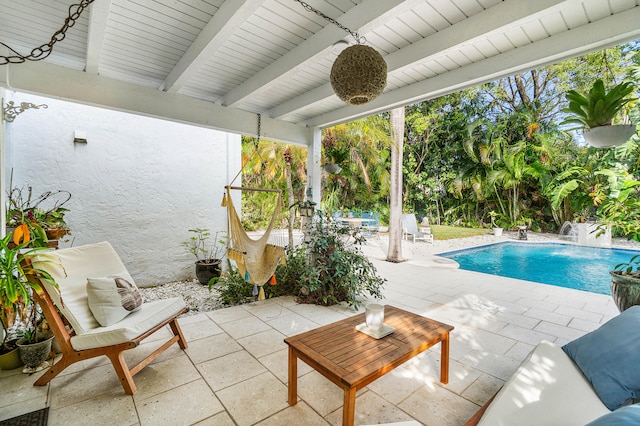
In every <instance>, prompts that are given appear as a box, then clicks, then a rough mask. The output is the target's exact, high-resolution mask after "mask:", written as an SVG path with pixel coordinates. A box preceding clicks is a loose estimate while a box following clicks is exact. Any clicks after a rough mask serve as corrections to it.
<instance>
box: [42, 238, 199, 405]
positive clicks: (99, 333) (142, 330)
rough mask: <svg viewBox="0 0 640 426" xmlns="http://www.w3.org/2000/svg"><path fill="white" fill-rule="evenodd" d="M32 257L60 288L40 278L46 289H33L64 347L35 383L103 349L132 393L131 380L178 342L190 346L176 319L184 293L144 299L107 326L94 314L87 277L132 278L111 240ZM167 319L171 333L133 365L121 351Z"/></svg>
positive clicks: (179, 312)
mask: <svg viewBox="0 0 640 426" xmlns="http://www.w3.org/2000/svg"><path fill="white" fill-rule="evenodd" d="M30 260H31V262H32V263H33V265H34V267H36V268H39V269H43V270H46V271H48V272H49V273H50V274H51V275H52V276H53V278H54V279H55V281H56V283H57V284H58V286H59V288H60V289H59V291H58V290H56V289H55V287H53V286H52V285H51V283H49V282H47V281H45V280H42V281H41V284H42V289H43V290H42V291H38V292H37V294H35V299H36V301H37V302H38V304H39V305H40V306H41V308H42V311H43V313H44V316H45V318H46V320H47V323H48V324H49V326H50V328H51V331H53V334H54V336H55V338H56V340H57V342H58V343H59V345H60V347H61V348H62V357H61V358H60V359H59V360H58V362H56V363H55V364H54V365H52V366H51V367H50V368H49V370H47V371H46V372H45V373H44V374H43V375H42V376H41V377H40V378H39V379H38V380H36V382H35V383H34V386H43V385H46V384H47V383H49V382H50V381H51V379H53V378H54V377H56V376H57V375H58V374H59V373H60V372H61V371H63V370H64V369H65V368H66V367H68V366H69V365H71V364H74V363H76V362H78V361H83V360H86V359H89V358H94V357H98V356H101V355H105V356H106V357H108V358H109V360H111V364H113V368H114V369H115V370H116V374H117V376H118V379H119V380H120V383H121V384H122V387H123V388H124V391H125V393H126V394H128V395H133V394H134V393H135V392H136V384H135V383H134V381H133V376H134V375H135V374H136V373H138V372H139V371H140V370H142V369H143V368H144V367H145V366H147V365H148V364H149V363H151V362H152V361H153V360H154V359H156V358H157V357H158V356H159V355H160V354H161V353H162V352H163V351H165V350H166V349H168V348H169V347H170V346H171V345H173V344H174V343H176V342H177V343H178V345H180V347H181V348H182V349H186V348H187V342H186V340H185V339H184V336H183V334H182V331H181V330H180V326H179V325H178V321H177V318H178V316H180V315H181V314H183V313H186V312H187V311H188V308H187V307H186V306H185V303H184V301H183V300H182V299H181V298H172V299H164V300H158V301H154V302H149V303H143V304H142V305H141V306H140V307H138V308H137V309H135V310H133V311H132V312H131V313H129V314H128V315H126V316H125V317H124V318H122V319H121V320H119V321H117V322H115V323H114V324H109V325H107V326H101V325H100V323H99V322H98V320H97V319H96V318H95V317H94V315H93V313H92V311H91V309H90V305H89V297H88V294H87V282H88V278H90V277H106V278H113V277H116V276H117V277H121V278H124V279H125V280H127V281H128V282H131V283H132V282H133V280H132V279H131V276H130V275H129V273H128V272H127V270H126V268H125V266H124V264H123V263H122V261H121V260H120V258H119V256H118V254H117V253H116V252H115V250H114V249H113V247H111V245H110V244H109V243H108V242H102V243H97V244H89V245H85V246H80V247H74V248H68V249H62V250H55V251H51V252H39V253H38V254H34V255H33V256H32V257H31V258H30ZM106 278H104V279H106ZM92 279H96V280H98V279H100V278H92ZM94 306H95V305H94ZM94 310H95V309H94ZM65 325H66V327H65ZM167 325H169V327H170V328H171V331H172V334H173V335H172V337H171V338H170V339H169V340H168V341H166V342H165V343H163V344H162V345H161V346H160V347H159V348H158V349H156V350H155V351H154V352H153V353H151V354H150V355H148V356H147V357H146V358H145V359H144V360H142V361H141V362H140V363H138V364H137V365H136V366H134V367H133V368H129V367H128V365H127V363H126V361H125V360H124V356H123V352H124V351H126V350H128V349H133V348H135V347H137V346H138V345H139V344H140V342H141V341H142V340H143V339H145V338H146V337H148V336H150V335H151V334H153V333H155V332H156V331H158V330H160V329H162V328H165V326H167Z"/></svg>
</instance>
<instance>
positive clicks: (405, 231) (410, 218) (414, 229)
mask: <svg viewBox="0 0 640 426" xmlns="http://www.w3.org/2000/svg"><path fill="white" fill-rule="evenodd" d="M409 236H411V237H412V239H413V242H414V243H415V242H416V240H423V241H426V242H428V243H433V235H431V234H428V233H426V232H420V231H418V222H417V221H416V215H415V214H413V213H408V214H403V215H402V238H404V239H405V240H407V241H408V240H409Z"/></svg>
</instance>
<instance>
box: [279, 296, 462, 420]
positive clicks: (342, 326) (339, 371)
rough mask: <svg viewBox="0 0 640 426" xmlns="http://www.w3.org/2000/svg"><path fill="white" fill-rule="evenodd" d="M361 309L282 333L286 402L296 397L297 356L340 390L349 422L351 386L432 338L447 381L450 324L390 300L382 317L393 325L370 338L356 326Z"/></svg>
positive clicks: (353, 397)
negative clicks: (286, 362)
mask: <svg viewBox="0 0 640 426" xmlns="http://www.w3.org/2000/svg"><path fill="white" fill-rule="evenodd" d="M363 322H364V314H360V315H355V316H353V317H351V318H347V319H344V320H342V321H338V322H334V323H333V324H329V325H325V326H324V327H320V328H316V329H315V330H310V331H307V332H305V333H302V334H298V335H296V336H292V337H288V338H286V339H284V341H285V343H287V345H289V405H295V404H296V403H297V402H298V358H300V359H301V360H302V361H304V362H305V363H307V364H308V365H309V366H311V367H312V368H314V369H315V370H316V371H318V372H319V373H320V374H322V375H323V376H324V377H326V378H327V379H329V380H331V381H332V382H333V383H335V384H336V385H338V386H340V387H341V388H342V389H343V390H344V406H343V408H342V424H343V425H353V422H354V412H355V405H356V392H357V391H358V390H359V389H361V388H363V387H365V386H367V385H368V384H369V383H371V382H373V381H374V380H376V379H377V378H379V377H381V376H383V375H385V374H386V373H388V372H389V371H391V370H393V369H394V368H396V367H397V366H399V365H401V364H403V363H404V362H406V361H407V360H409V359H411V358H413V357H414V356H416V355H418V354H419V353H421V352H424V351H425V350H427V349H429V348H430V347H432V346H434V345H435V344H437V343H439V342H442V345H441V346H440V348H441V351H442V354H441V357H440V381H441V382H442V383H445V384H446V383H448V382H449V332H450V331H451V330H453V327H452V326H450V325H447V324H443V323H441V322H438V321H434V320H432V319H429V318H425V317H422V316H420V315H416V314H413V313H411V312H407V311H404V310H402V309H399V308H395V307H393V306H389V305H386V306H385V308H384V323H385V324H388V325H391V326H393V327H395V329H396V331H394V332H393V333H391V334H390V335H388V336H386V337H383V338H381V339H375V338H373V337H370V336H368V335H366V334H364V333H361V332H359V331H357V330H356V329H355V327H356V325H359V324H362V323H363Z"/></svg>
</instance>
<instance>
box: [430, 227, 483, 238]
mask: <svg viewBox="0 0 640 426" xmlns="http://www.w3.org/2000/svg"><path fill="white" fill-rule="evenodd" d="M430 226H431V233H432V234H433V238H435V239H436V240H452V239H454V238H464V237H473V236H476V235H486V234H490V233H491V229H488V228H461V227H459V226H446V225H430Z"/></svg>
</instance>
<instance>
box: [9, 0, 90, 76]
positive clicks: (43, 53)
mask: <svg viewBox="0 0 640 426" xmlns="http://www.w3.org/2000/svg"><path fill="white" fill-rule="evenodd" d="M93 2H94V0H82V1H81V2H80V3H78V4H72V5H71V6H69V16H68V17H67V18H66V19H65V20H64V24H63V25H62V28H60V29H59V30H58V31H56V32H55V33H54V34H53V36H52V37H51V40H50V41H49V42H48V43H44V44H43V45H41V46H38V47H35V48H33V49H32V50H31V52H30V53H29V54H28V55H22V54H20V53H19V52H18V51H16V50H15V49H13V48H11V47H10V46H8V45H7V44H5V43H3V42H1V41H0V45H2V46H4V47H6V48H7V49H9V50H10V51H12V52H13V53H15V55H9V56H4V55H0V65H6V64H9V63H11V64H21V63H23V62H26V61H40V60H42V59H44V58H46V57H47V56H49V55H50V54H51V52H52V51H53V45H54V44H56V43H57V42H59V41H62V40H64V38H65V36H66V32H67V30H68V29H69V28H71V27H73V26H74V25H75V23H76V21H77V20H78V19H79V18H80V15H81V14H82V12H83V11H84V9H85V8H86V7H87V6H89V5H90V4H91V3H93Z"/></svg>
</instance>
